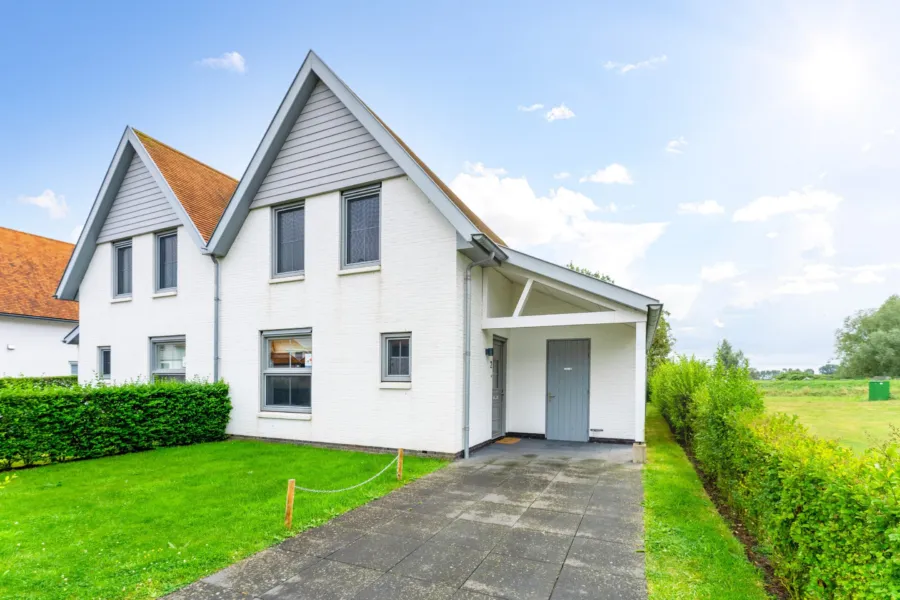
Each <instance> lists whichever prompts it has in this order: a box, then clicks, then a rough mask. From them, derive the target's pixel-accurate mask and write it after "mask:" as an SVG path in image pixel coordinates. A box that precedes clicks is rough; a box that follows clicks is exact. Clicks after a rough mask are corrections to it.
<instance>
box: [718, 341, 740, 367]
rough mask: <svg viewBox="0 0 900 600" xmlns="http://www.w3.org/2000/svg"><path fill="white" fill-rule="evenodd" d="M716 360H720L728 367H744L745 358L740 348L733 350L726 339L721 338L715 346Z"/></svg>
mask: <svg viewBox="0 0 900 600" xmlns="http://www.w3.org/2000/svg"><path fill="white" fill-rule="evenodd" d="M716 362H721V363H722V364H723V365H725V367H727V368H729V369H733V368H737V367H746V366H747V359H746V358H744V353H743V352H741V351H740V350H735V349H734V348H733V347H732V346H731V343H730V342H729V341H728V340H725V339H723V340H722V341H721V342H719V346H718V347H717V348H716Z"/></svg>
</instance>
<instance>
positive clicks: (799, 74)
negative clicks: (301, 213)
mask: <svg viewBox="0 0 900 600" xmlns="http://www.w3.org/2000/svg"><path fill="white" fill-rule="evenodd" d="M898 30H900V3H897V2H887V1H885V2H881V3H878V2H847V1H841V2H835V1H831V0H820V1H815V2H776V1H774V0H766V1H763V2H759V1H747V2H742V1H732V2H727V3H722V2H694V1H686V2H651V1H647V2H639V3H638V2H629V3H612V2H576V3H569V2H554V3H552V4H547V3H536V2H429V3H422V2H409V3H397V2H377V3H374V2H356V3H348V2H328V3H321V2H320V3H307V2H283V3H282V2H274V1H273V2H265V3H254V4H252V5H251V4H248V3H230V2H209V3H203V2H191V3H183V2H153V3H139V2H138V3H135V2H129V3H122V2H116V3H102V2H92V3H87V4H85V5H79V4H76V3H69V4H63V3H43V2H23V3H9V4H7V5H5V7H4V18H3V19H2V21H0V72H2V73H3V75H2V77H0V225H2V226H5V227H11V228H14V229H21V230H24V231H29V232H32V233H36V234H40V235H44V236H48V237H53V238H58V239H63V240H67V241H74V240H75V239H77V234H78V232H79V231H80V227H81V225H82V224H83V222H84V220H85V219H86V217H87V214H88V212H89V210H90V207H91V205H92V203H93V201H94V198H95V196H96V194H97V191H98V189H99V186H100V184H101V182H102V179H103V176H104V174H105V172H106V169H107V167H108V166H109V162H110V160H111V158H112V156H113V153H114V151H115V149H116V145H117V143H118V141H119V138H120V137H121V135H122V132H123V130H124V128H125V126H126V125H131V126H133V127H136V128H138V129H140V130H142V131H144V132H146V133H148V134H150V135H152V136H154V137H156V138H158V139H160V140H162V141H164V142H166V143H168V144H170V145H172V146H174V147H176V148H178V149H179V150H182V151H184V152H186V153H187V154H189V155H191V156H194V157H196V158H198V159H199V160H202V161H204V162H207V163H209V164H210V165H212V166H214V167H216V168H218V169H220V170H222V171H224V172H226V173H228V174H230V175H232V176H234V177H237V178H239V177H240V176H241V175H242V174H243V172H244V169H245V168H246V166H247V164H248V162H249V161H250V158H251V156H252V154H253V152H254V151H255V149H256V147H257V145H258V144H259V141H260V139H261V138H262V136H263V134H264V132H265V129H266V127H267V126H268V124H269V122H270V120H271V118H272V116H273V115H274V113H275V110H276V109H277V107H278V104H279V103H280V102H281V99H282V97H283V96H284V94H285V92H286V91H287V88H288V86H289V85H290V83H291V81H292V79H293V77H294V75H295V74H296V72H297V70H298V69H299V67H300V65H301V63H302V61H303V58H304V56H305V55H306V53H307V51H308V50H310V49H313V50H315V52H316V53H317V54H318V55H319V56H320V57H321V58H322V59H323V60H324V61H325V62H326V63H328V65H329V66H330V67H331V68H332V69H333V70H334V71H335V72H336V73H337V74H338V75H339V76H340V77H341V78H342V79H343V80H344V81H345V82H346V83H347V84H348V85H350V87H351V88H353V90H354V91H355V92H356V93H357V94H358V95H359V96H360V97H361V98H363V99H364V100H365V101H366V103H368V104H369V105H370V106H371V107H373V109H374V110H375V111H376V112H377V113H378V114H379V116H381V117H382V118H383V119H384V120H385V121H386V122H387V123H389V124H390V126H391V127H392V129H394V130H395V131H397V133H398V134H399V135H400V136H401V137H402V138H403V139H404V141H406V142H407V143H408V144H409V145H410V146H411V147H412V148H414V149H415V151H416V153H417V154H419V156H421V157H422V158H423V159H424V160H425V161H426V162H427V163H428V164H429V166H430V167H431V168H432V169H434V170H435V171H436V172H437V173H438V174H439V175H440V176H441V178H442V179H444V180H445V181H446V182H448V183H449V184H450V185H451V187H452V188H453V189H454V190H455V191H456V192H457V193H458V194H459V195H460V196H461V197H462V198H463V199H464V200H465V201H466V202H467V203H469V204H470V205H471V206H472V207H473V208H474V209H475V210H476V212H478V214H479V215H480V216H481V217H482V218H483V219H484V220H485V221H487V222H488V223H489V224H490V225H491V226H492V227H493V228H494V229H495V230H496V231H497V232H498V233H499V234H500V235H501V236H503V237H504V238H505V239H506V241H507V242H509V243H510V244H511V245H512V246H513V247H515V248H517V249H519V250H522V251H525V252H528V253H531V254H534V255H537V256H540V257H542V258H545V259H548V260H552V261H555V262H558V263H561V264H566V263H567V262H569V261H573V262H575V263H576V264H578V265H580V266H584V267H588V268H590V269H592V270H596V271H601V272H603V273H606V274H609V275H610V276H612V277H613V278H614V279H615V281H616V283H618V284H620V285H623V286H626V287H629V288H632V289H635V290H636V291H639V292H642V293H644V294H647V295H650V296H653V297H655V298H659V299H660V300H661V301H662V302H663V303H664V304H665V305H666V308H667V310H669V311H670V313H671V322H672V327H673V331H674V334H675V337H676V338H677V343H676V350H677V351H678V352H682V353H686V354H696V355H698V356H701V357H709V356H711V355H712V354H713V352H714V349H715V346H716V344H717V343H718V342H719V340H721V339H723V338H727V339H728V340H729V341H730V342H732V344H733V345H735V346H736V347H738V348H740V349H742V350H743V351H744V352H745V354H746V355H747V356H748V358H749V359H750V362H751V365H752V366H754V367H757V368H760V369H768V368H784V367H798V368H809V367H811V368H818V367H819V366H821V365H823V364H825V363H826V362H828V361H829V360H830V359H831V358H832V357H833V339H834V332H835V330H836V329H837V328H838V327H839V326H840V325H841V323H842V320H843V319H844V317H846V316H848V315H850V314H852V313H853V312H854V311H857V310H860V309H867V308H872V307H877V306H878V305H880V304H881V303H882V302H883V301H884V300H885V299H886V298H887V297H888V296H890V295H891V294H892V293H895V292H896V291H897V289H898V284H900V258H898V257H897V256H896V254H897V251H896V250H895V247H894V246H893V242H894V240H895V238H894V237H893V236H894V235H897V231H898V227H897V224H898V222H900V203H898V201H897V195H898V191H900V184H898V177H897V175H898V174H900V169H898V168H900V68H898V63H900V41H898V39H897V36H896V32H897V31H898Z"/></svg>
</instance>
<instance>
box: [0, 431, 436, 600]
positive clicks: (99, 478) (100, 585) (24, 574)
mask: <svg viewBox="0 0 900 600" xmlns="http://www.w3.org/2000/svg"><path fill="white" fill-rule="evenodd" d="M391 458H392V457H391V456H390V455H386V454H364V453H360V452H347V451H340V450H326V449H320V448H310V447H304V446H294V445H290V444H271V443H264V442H253V441H228V442H218V443H210V444H199V445H196V446H187V447H179V448H163V449H159V450H154V451H151V452H142V453H137V454H129V455H124V456H116V457H111V458H100V459H95V460H87V461H80V462H73V463H67V464H58V465H50V466H45V467H39V468H35V469H25V470H20V471H18V472H17V473H16V475H17V478H16V479H13V480H12V482H11V483H10V484H9V485H7V486H6V487H5V488H3V489H2V490H0V597H2V598H38V597H40V598H153V597H157V596H160V595H163V594H165V593H167V592H171V591H173V590H175V589H177V588H179V587H181V586H183V585H186V584H187V583H190V582H191V581H194V580H195V579H197V578H200V577H203V576H205V575H207V574H209V573H212V572H214V571H216V570H218V569H220V568H222V567H225V566H227V565H229V564H231V563H233V562H235V561H237V560H239V559H241V558H244V557H246V556H248V555H250V554H253V553H254V552H257V551H259V550H262V549H263V548H265V547H267V546H270V545H272V544H274V543H276V542H278V541H279V540H281V539H283V538H285V537H289V536H290V535H292V534H293V533H296V532H297V531H300V530H303V529H307V528H309V527H312V526H315V525H319V524H321V523H323V522H325V521H327V520H328V519H330V518H332V517H334V516H335V515H338V514H340V513H342V512H345V511H347V510H349V509H351V508H354V507H356V506H359V505H361V504H365V503H366V502H368V501H369V500H371V499H373V498H377V497H379V496H382V495H384V494H386V493H387V492H389V491H390V490H392V489H394V488H396V487H398V486H399V483H398V482H397V478H396V476H395V475H394V471H393V469H391V470H389V471H388V472H387V473H385V474H384V475H383V476H382V477H379V478H378V479H377V480H375V481H373V482H372V483H370V484H368V485H366V486H363V487H362V488H358V489H356V490H352V491H350V492H344V493H340V494H309V493H303V492H299V491H298V492H297V497H296V502H295V507H294V530H293V533H289V532H287V531H286V530H285V529H284V524H283V519H284V499H285V491H286V489H287V480H288V479H290V478H294V479H296V480H297V485H299V486H305V487H313V488H321V489H336V488H341V487H346V486H348V485H353V484H355V483H358V482H360V481H363V480H365V479H367V478H369V477H371V476H372V475H374V474H375V473H377V472H378V471H380V470H381V469H382V468H383V467H384V466H385V465H386V464H387V463H388V462H390V460H391ZM443 464H444V462H443V461H441V460H438V459H425V458H417V457H412V456H410V457H406V458H405V460H404V469H403V476H404V481H410V480H412V479H415V478H417V477H420V476H421V475H424V474H426V473H428V472H431V471H433V470H434V469H437V468H439V467H440V466H442V465H443Z"/></svg>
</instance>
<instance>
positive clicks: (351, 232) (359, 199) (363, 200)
mask: <svg viewBox="0 0 900 600" xmlns="http://www.w3.org/2000/svg"><path fill="white" fill-rule="evenodd" d="M342 198H343V199H342V202H343V234H342V236H343V242H342V246H343V248H342V250H341V255H342V261H341V262H342V266H343V267H360V266H366V265H376V264H378V261H379V260H380V259H381V186H380V185H378V186H372V187H367V188H363V189H359V190H352V191H349V192H344V194H343V196H342Z"/></svg>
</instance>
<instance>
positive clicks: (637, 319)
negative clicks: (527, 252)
mask: <svg viewBox="0 0 900 600" xmlns="http://www.w3.org/2000/svg"><path fill="white" fill-rule="evenodd" d="M646 318H647V317H646V316H637V315H634V314H631V313H630V312H622V311H618V310H606V311H603V312H592V313H565V314H561V315H534V316H528V317H489V318H487V319H482V320H481V328H482V329H517V328H519V327H565V326H568V325H606V324H611V323H641V322H643V321H644V320H646Z"/></svg>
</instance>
